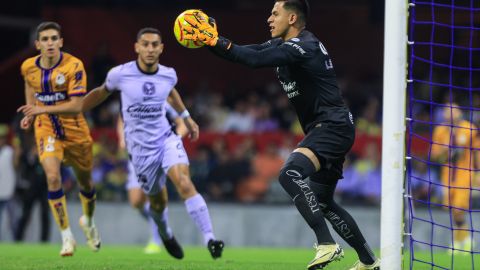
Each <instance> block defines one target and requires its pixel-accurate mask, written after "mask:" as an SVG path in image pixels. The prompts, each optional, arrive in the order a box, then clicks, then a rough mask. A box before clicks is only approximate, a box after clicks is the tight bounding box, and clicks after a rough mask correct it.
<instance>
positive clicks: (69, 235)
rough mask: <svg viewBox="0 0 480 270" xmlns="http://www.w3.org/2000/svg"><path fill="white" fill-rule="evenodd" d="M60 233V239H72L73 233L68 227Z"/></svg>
mask: <svg viewBox="0 0 480 270" xmlns="http://www.w3.org/2000/svg"><path fill="white" fill-rule="evenodd" d="M60 233H61V234H62V239H65V238H73V233H72V230H70V227H68V228H66V229H65V230H61V231H60Z"/></svg>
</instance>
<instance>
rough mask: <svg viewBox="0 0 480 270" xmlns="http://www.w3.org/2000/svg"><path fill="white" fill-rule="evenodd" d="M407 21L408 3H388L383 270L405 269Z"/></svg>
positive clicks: (382, 215)
mask: <svg viewBox="0 0 480 270" xmlns="http://www.w3.org/2000/svg"><path fill="white" fill-rule="evenodd" d="M407 18H408V2H407V1H405V0H404V1H402V0H386V1H385V48H384V66H383V70H384V74H383V124H382V126H383V127H382V130H383V131H382V202H381V236H380V242H381V243H380V248H381V251H380V254H381V259H382V262H381V268H380V269H388V270H400V269H401V268H402V247H403V241H402V239H403V232H404V231H403V202H404V200H403V194H404V192H403V189H404V173H405V170H404V166H405V162H404V161H405V102H406V84H407V83H406V80H407Z"/></svg>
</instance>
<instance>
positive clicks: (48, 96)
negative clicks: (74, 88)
mask: <svg viewBox="0 0 480 270" xmlns="http://www.w3.org/2000/svg"><path fill="white" fill-rule="evenodd" d="M35 97H36V98H37V99H38V100H39V101H41V102H43V103H48V102H57V101H62V100H66V99H67V92H66V91H62V92H55V93H44V92H42V93H36V94H35Z"/></svg>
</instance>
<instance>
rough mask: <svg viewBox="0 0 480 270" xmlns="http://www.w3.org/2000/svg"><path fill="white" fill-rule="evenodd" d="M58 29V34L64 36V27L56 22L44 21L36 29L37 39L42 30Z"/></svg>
mask: <svg viewBox="0 0 480 270" xmlns="http://www.w3.org/2000/svg"><path fill="white" fill-rule="evenodd" d="M50 29H53V30H57V32H58V35H59V36H60V37H61V36H62V27H61V26H60V25H59V24H58V23H56V22H42V23H41V24H39V25H38V26H37V29H36V30H35V36H36V39H37V40H38V39H39V38H40V32H43V31H45V30H50Z"/></svg>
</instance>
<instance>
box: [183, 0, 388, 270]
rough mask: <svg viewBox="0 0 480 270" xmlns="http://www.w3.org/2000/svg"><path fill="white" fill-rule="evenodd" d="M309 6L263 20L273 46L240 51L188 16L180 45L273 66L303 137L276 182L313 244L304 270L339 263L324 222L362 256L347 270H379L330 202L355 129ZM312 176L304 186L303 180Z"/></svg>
mask: <svg viewBox="0 0 480 270" xmlns="http://www.w3.org/2000/svg"><path fill="white" fill-rule="evenodd" d="M308 13H309V5H308V2H307V1H306V0H276V1H275V4H274V6H273V9H272V11H271V15H270V17H269V18H268V20H267V23H268V24H269V26H270V32H271V36H272V40H269V41H267V42H265V43H263V44H254V45H247V46H239V45H236V44H233V43H232V42H231V41H230V40H228V39H226V38H223V37H219V36H218V33H217V30H216V25H215V22H214V21H213V19H212V18H206V17H205V16H204V15H203V14H202V13H197V14H196V15H195V17H194V18H193V17H188V16H187V17H185V20H186V21H187V22H188V23H189V24H190V25H191V27H189V26H188V25H187V26H185V29H186V31H187V32H188V33H189V34H187V35H186V36H184V38H185V39H190V40H194V41H201V42H203V43H204V44H206V45H208V46H210V47H211V50H212V52H213V53H215V54H216V55H217V56H220V57H222V58H225V59H227V60H230V61H233V62H236V63H241V64H244V65H248V66H250V67H254V68H259V67H274V68H275V70H276V74H277V77H278V79H279V81H280V84H281V85H282V86H283V89H284V90H285V92H286V94H287V96H288V98H289V100H290V102H291V104H292V105H293V106H294V107H295V110H296V112H297V115H298V118H299V120H300V123H301V125H302V129H303V131H304V133H305V135H306V136H305V138H304V139H303V140H302V141H301V142H300V143H299V145H298V147H297V148H296V149H295V150H294V151H293V152H292V153H291V154H290V156H289V157H288V159H287V161H286V162H285V164H284V167H283V168H282V170H281V171H280V176H279V182H280V184H281V185H282V187H283V188H284V189H285V191H287V193H288V194H289V195H290V196H291V198H292V200H293V201H294V203H295V206H296V207H297V209H298V211H299V212H300V214H301V215H302V216H303V218H304V219H305V221H306V222H307V223H308V225H309V226H310V228H312V230H313V231H314V232H315V234H316V237H317V244H316V245H315V248H316V255H315V257H314V259H313V260H312V261H311V262H310V263H308V265H307V268H308V269H309V270H313V269H323V268H324V267H325V266H326V265H328V264H329V263H331V262H333V261H336V260H339V259H341V258H342V257H343V254H344V252H343V249H342V248H341V247H340V246H339V245H338V244H336V242H335V240H334V239H333V238H332V236H331V234H330V232H329V229H328V227H327V224H326V222H325V219H324V218H326V219H328V220H329V221H330V223H331V224H332V227H333V228H334V229H335V231H336V232H337V233H338V234H339V235H340V236H341V237H342V238H343V239H344V240H345V241H346V242H347V243H348V244H349V245H350V246H352V247H353V248H354V249H355V251H356V252H357V254H358V256H359V259H360V260H359V261H357V262H356V263H355V264H354V266H353V267H352V268H351V269H352V270H363V269H372V270H379V269H380V260H378V259H377V258H376V257H375V255H374V254H373V252H372V250H371V249H370V247H369V245H368V243H367V242H366V240H365V238H364V237H363V235H362V233H361V232H360V229H359V228H358V226H357V224H356V222H355V220H354V219H353V217H352V216H351V215H350V214H349V213H348V212H347V211H346V210H345V209H344V208H343V207H341V206H340V205H338V204H337V203H336V202H335V201H334V198H333V195H334V192H335V188H336V185H337V182H338V180H339V179H341V178H343V175H342V171H343V162H344V161H345V155H346V154H347V153H348V152H349V151H350V149H351V147H352V145H353V142H354V139H355V129H354V124H353V117H352V114H351V113H350V111H349V109H348V108H347V106H346V104H345V102H344V101H343V98H342V96H341V93H340V90H339V88H338V86H337V80H336V75H335V71H334V70H333V64H332V61H331V59H330V56H329V55H328V52H327V50H326V49H325V47H324V46H323V44H322V43H321V42H320V41H319V40H318V39H317V38H316V37H315V36H314V35H313V34H312V33H311V32H309V31H307V30H305V26H306V19H307V15H308ZM308 177H309V180H306V178H308Z"/></svg>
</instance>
